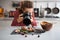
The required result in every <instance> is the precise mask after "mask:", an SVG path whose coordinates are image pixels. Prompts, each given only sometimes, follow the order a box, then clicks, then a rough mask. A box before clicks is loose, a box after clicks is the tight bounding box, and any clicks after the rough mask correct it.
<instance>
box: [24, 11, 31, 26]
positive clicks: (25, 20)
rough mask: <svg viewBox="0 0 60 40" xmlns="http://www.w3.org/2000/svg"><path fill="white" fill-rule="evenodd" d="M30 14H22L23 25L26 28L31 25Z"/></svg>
mask: <svg viewBox="0 0 60 40" xmlns="http://www.w3.org/2000/svg"><path fill="white" fill-rule="evenodd" d="M30 19H31V14H30V13H29V12H24V13H23V23H24V24H25V25H26V26H29V25H30V24H31V20H30Z"/></svg>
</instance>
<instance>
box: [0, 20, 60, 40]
mask: <svg viewBox="0 0 60 40" xmlns="http://www.w3.org/2000/svg"><path fill="white" fill-rule="evenodd" d="M39 21H40V20H39ZM39 21H38V22H39ZM50 22H52V23H53V27H52V29H51V30H50V31H47V32H45V33H42V34H40V37H39V38H38V37H37V35H33V36H32V35H27V37H24V36H22V35H10V33H11V32H12V31H13V30H14V29H16V28H18V27H11V26H7V25H8V24H7V25H6V26H0V40H60V22H59V21H58V22H57V21H50ZM3 25H4V24H3ZM38 26H39V27H41V26H40V25H38Z"/></svg>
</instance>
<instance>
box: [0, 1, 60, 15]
mask: <svg viewBox="0 0 60 40" xmlns="http://www.w3.org/2000/svg"><path fill="white" fill-rule="evenodd" d="M12 1H21V0H0V5H1V6H2V7H3V8H4V9H5V10H7V11H10V10H15V9H14V8H13V7H12ZM32 1H48V2H49V5H48V6H49V7H50V8H53V7H55V4H54V3H55V2H50V1H60V0H32ZM40 6H42V7H43V8H45V7H47V2H37V3H35V2H34V7H37V8H40ZM57 7H58V8H59V9H60V3H59V2H58V3H57ZM54 15H55V14H54ZM57 15H60V13H59V14H57Z"/></svg>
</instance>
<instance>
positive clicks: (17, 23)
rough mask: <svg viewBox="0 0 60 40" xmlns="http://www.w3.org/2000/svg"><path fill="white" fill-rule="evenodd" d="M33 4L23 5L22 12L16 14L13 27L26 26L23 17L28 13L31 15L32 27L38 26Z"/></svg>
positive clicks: (26, 2)
mask: <svg viewBox="0 0 60 40" xmlns="http://www.w3.org/2000/svg"><path fill="white" fill-rule="evenodd" d="M32 4H33V3H32V2H31V1H23V2H22V4H21V10H22V11H21V10H18V11H16V12H15V16H14V20H13V22H12V24H11V26H26V25H25V24H24V23H23V17H21V16H22V15H23V14H22V13H24V12H26V11H28V12H29V13H30V14H31V19H30V20H31V25H32V26H37V23H36V21H35V19H34V11H33V5H32Z"/></svg>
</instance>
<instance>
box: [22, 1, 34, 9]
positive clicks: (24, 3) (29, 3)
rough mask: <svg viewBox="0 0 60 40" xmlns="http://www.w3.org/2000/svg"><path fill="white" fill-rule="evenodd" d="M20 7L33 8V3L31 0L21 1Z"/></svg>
mask: <svg viewBox="0 0 60 40" xmlns="http://www.w3.org/2000/svg"><path fill="white" fill-rule="evenodd" d="M21 8H22V9H23V10H24V9H25V8H33V3H32V2H31V1H23V4H22V5H21Z"/></svg>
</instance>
